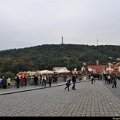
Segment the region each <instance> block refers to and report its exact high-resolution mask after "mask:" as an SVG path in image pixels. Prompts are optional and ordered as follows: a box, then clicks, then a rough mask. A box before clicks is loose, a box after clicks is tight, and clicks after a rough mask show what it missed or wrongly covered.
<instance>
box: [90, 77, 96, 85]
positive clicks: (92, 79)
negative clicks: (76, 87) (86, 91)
mask: <svg viewBox="0 0 120 120" xmlns="http://www.w3.org/2000/svg"><path fill="white" fill-rule="evenodd" d="M94 79H95V78H94V76H93V75H92V76H91V77H90V80H91V84H93V81H94Z"/></svg>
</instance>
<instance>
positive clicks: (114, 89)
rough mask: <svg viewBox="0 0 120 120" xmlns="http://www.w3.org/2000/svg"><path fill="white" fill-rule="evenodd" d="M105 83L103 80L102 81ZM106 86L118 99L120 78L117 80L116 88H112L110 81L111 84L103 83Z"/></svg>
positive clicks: (119, 95)
mask: <svg viewBox="0 0 120 120" xmlns="http://www.w3.org/2000/svg"><path fill="white" fill-rule="evenodd" d="M103 83H104V84H105V81H103ZM105 85H106V86H107V88H109V89H110V91H111V92H112V93H113V94H115V95H116V96H117V97H118V98H119V99H120V80H117V88H112V85H113V84H112V83H111V84H105Z"/></svg>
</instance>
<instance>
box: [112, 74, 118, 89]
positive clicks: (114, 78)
mask: <svg viewBox="0 0 120 120" xmlns="http://www.w3.org/2000/svg"><path fill="white" fill-rule="evenodd" d="M114 87H115V88H116V87H117V78H116V76H115V75H113V86H112V88H114Z"/></svg>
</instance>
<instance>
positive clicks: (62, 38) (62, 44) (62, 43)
mask: <svg viewBox="0 0 120 120" xmlns="http://www.w3.org/2000/svg"><path fill="white" fill-rule="evenodd" d="M61 44H62V45H63V35H62V43H61Z"/></svg>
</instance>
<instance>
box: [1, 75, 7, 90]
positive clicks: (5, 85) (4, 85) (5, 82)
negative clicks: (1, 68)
mask: <svg viewBox="0 0 120 120" xmlns="http://www.w3.org/2000/svg"><path fill="white" fill-rule="evenodd" d="M2 87H3V88H4V89H6V88H7V79H6V77H3V79H2Z"/></svg>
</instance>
